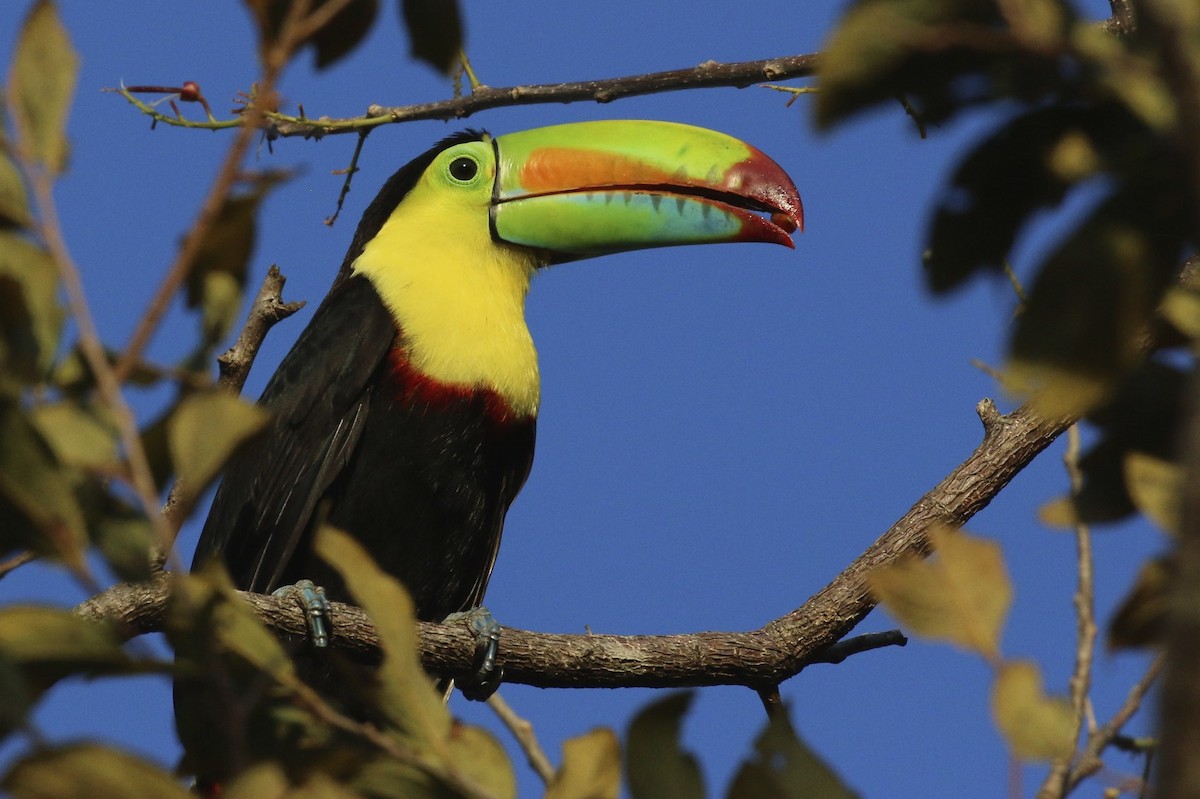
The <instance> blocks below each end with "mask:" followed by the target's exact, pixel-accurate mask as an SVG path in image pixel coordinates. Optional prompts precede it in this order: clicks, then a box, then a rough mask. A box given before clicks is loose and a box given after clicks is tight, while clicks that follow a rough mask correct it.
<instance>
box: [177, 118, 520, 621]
mask: <svg viewBox="0 0 1200 799" xmlns="http://www.w3.org/2000/svg"><path fill="white" fill-rule="evenodd" d="M479 138H480V134H479V133H477V132H473V131H468V132H465V133H460V134H456V135H455V136H453V137H450V138H449V139H447V140H445V141H443V142H441V143H440V144H438V145H437V146H436V147H434V148H432V149H431V150H429V151H427V152H426V153H424V154H423V155H421V156H419V157H418V158H416V159H414V160H413V161H412V162H410V163H409V164H408V165H406V166H405V167H403V168H402V169H400V170H399V171H398V172H397V173H396V174H395V175H393V176H392V178H391V179H389V180H388V182H387V183H386V184H385V185H384V187H383V189H381V191H380V192H379V194H378V196H377V197H376V198H375V200H374V201H373V202H372V203H371V205H370V206H369V207H368V209H367V211H366V212H365V214H364V216H363V219H362V221H361V222H360V224H359V226H358V229H357V231H356V233H355V236H354V240H353V242H352V244H351V246H350V249H349V251H348V252H347V254H346V258H345V261H344V262H343V265H342V269H341V271H340V273H339V275H338V278H337V279H336V281H335V283H334V286H333V288H332V289H331V291H330V293H329V294H328V295H327V296H326V298H325V300H324V301H323V302H322V303H321V305H320V307H319V308H318V309H317V311H316V313H315V314H314V316H313V318H312V321H311V322H310V323H309V325H308V327H307V328H306V329H305V330H304V331H303V333H302V334H301V335H300V337H299V339H298V340H297V342H296V344H295V345H294V346H293V347H292V349H291V351H290V352H289V353H288V355H287V356H286V357H285V358H284V360H283V362H282V363H281V364H280V366H279V368H278V370H277V371H276V372H275V374H274V376H273V377H272V378H271V380H270V382H269V383H268V385H267V387H266V389H265V390H264V392H263V395H262V398H261V399H260V404H261V405H262V406H263V407H265V408H266V409H268V410H269V411H271V413H272V414H273V415H274V420H273V423H272V426H271V428H270V430H269V432H268V433H267V434H266V435H265V436H263V437H262V438H261V439H260V440H259V442H258V443H257V445H256V446H253V447H252V448H250V449H249V450H248V451H247V452H245V453H244V454H243V455H242V456H241V457H239V458H238V459H237V460H236V461H235V462H234V463H233V464H231V465H230V467H229V468H228V469H227V470H226V473H225V476H224V479H223V481H222V484H221V487H220V489H219V490H218V491H217V495H216V498H215V499H214V501H213V506H212V510H211V511H210V513H209V517H208V520H207V522H206V524H205V526H204V531H203V533H202V534H201V538H200V543H199V545H198V547H197V550H196V559H195V563H196V564H197V565H198V564H201V563H203V562H205V561H207V560H208V559H210V558H213V557H221V558H223V560H224V562H225V564H226V566H227V567H228V569H229V571H230V574H231V575H232V577H233V580H234V583H235V584H236V585H237V586H238V587H239V588H242V589H244V590H250V591H256V592H262V593H266V592H270V591H273V590H275V589H276V588H279V587H280V586H283V585H287V584H290V583H293V582H295V581H296V580H299V579H302V578H307V579H311V580H313V581H314V582H316V583H317V584H318V585H323V586H324V587H325V588H326V590H327V593H328V594H329V596H330V598H332V599H336V600H343V601H344V600H346V599H348V597H347V596H346V594H345V591H344V589H343V587H342V584H341V581H340V579H339V578H338V576H337V575H336V573H335V572H333V571H332V570H331V569H330V568H329V567H328V566H326V565H325V564H324V563H323V562H322V561H321V560H320V559H319V558H317V557H316V556H315V555H314V554H313V553H312V551H311V549H312V548H311V539H312V534H313V532H314V529H315V527H316V526H317V525H318V524H319V522H321V521H327V522H328V523H330V524H332V525H335V526H337V527H340V528H342V529H344V530H346V531H347V532H349V533H351V534H352V535H354V536H355V537H356V538H357V539H359V540H360V541H361V542H362V543H363V544H364V545H365V546H366V547H367V549H368V550H369V551H370V552H371V553H372V555H373V556H374V557H375V558H376V559H377V560H378V561H379V563H380V564H381V565H382V567H383V568H384V569H385V570H387V571H388V572H390V573H391V574H393V575H394V576H395V577H397V578H399V579H400V580H401V581H402V582H404V584H405V585H406V586H407V587H408V589H409V591H410V592H411V593H412V594H413V598H414V601H415V603H416V608H417V615H418V617H419V618H422V619H427V620H440V619H442V618H444V617H445V616H446V615H447V614H449V613H452V612H455V611H460V610H466V609H468V608H471V607H474V606H476V605H477V604H478V603H479V602H480V601H481V599H482V597H483V593H484V590H485V588H486V586H487V581H488V577H489V576H490V573H491V569H492V565H493V563H494V561H495V556H496V551H497V548H498V546H499V541H500V534H501V530H502V528H503V524H504V516H505V513H506V511H507V510H508V506H509V504H511V502H512V500H513V499H514V498H515V496H516V494H517V492H518V491H519V490H520V488H521V486H522V485H523V483H524V482H525V479H526V477H527V476H528V473H529V468H530V465H531V463H532V459H533V449H534V436H535V420H534V418H532V417H530V418H520V417H515V416H513V415H511V414H505V413H504V412H503V408H502V400H500V399H499V398H498V397H496V396H495V395H494V394H491V393H490V392H489V391H488V390H486V389H463V388H457V387H449V386H441V385H439V384H437V383H435V382H433V381H430V380H429V379H428V378H425V377H424V376H422V375H421V374H419V373H417V372H416V371H415V370H413V369H411V368H409V367H408V365H407V363H406V360H405V355H404V346H403V345H404V338H403V331H402V330H401V329H400V328H399V326H398V323H397V321H396V320H395V319H394V318H393V316H392V314H391V313H390V312H389V310H388V309H387V307H386V306H385V305H384V303H383V301H382V300H381V298H380V297H379V295H378V293H377V292H376V291H375V288H374V287H373V285H372V284H371V282H370V281H369V280H368V279H367V278H365V277H362V276H360V275H355V274H353V273H352V272H351V268H350V267H351V265H352V264H353V262H354V260H355V259H356V258H357V257H358V256H359V254H361V252H362V250H363V247H364V246H365V245H366V243H367V242H369V241H370V240H371V239H372V238H373V237H374V236H375V235H376V234H377V233H378V232H379V230H380V228H381V227H382V225H383V223H384V222H385V221H386V220H387V218H388V216H389V215H390V214H391V212H392V211H393V210H394V209H395V207H396V205H397V204H398V203H399V202H400V201H401V200H402V199H403V198H404V196H405V195H406V194H407V193H408V191H409V189H410V188H411V187H412V186H413V184H414V183H415V181H416V180H417V179H418V178H419V176H420V175H421V174H422V172H424V170H425V169H426V168H427V167H428V166H429V164H430V163H431V162H432V160H433V159H434V157H435V156H436V155H437V153H438V152H440V151H441V150H442V149H444V148H445V147H447V146H451V145H453V144H456V143H459V142H464V141H471V140H477V139H479Z"/></svg>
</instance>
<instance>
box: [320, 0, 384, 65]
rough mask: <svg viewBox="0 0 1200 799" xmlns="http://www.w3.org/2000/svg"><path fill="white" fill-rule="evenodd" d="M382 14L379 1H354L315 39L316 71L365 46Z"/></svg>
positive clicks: (336, 15) (335, 16) (321, 30)
mask: <svg viewBox="0 0 1200 799" xmlns="http://www.w3.org/2000/svg"><path fill="white" fill-rule="evenodd" d="M378 15H379V0H351V2H350V3H349V4H348V5H347V6H346V7H345V8H344V9H342V10H341V11H339V12H338V13H337V14H335V15H334V17H333V19H331V20H329V22H328V23H327V24H326V25H325V26H324V27H323V28H321V29H320V30H319V31H317V33H316V35H314V36H313V38H312V43H313V46H314V48H315V50H316V52H315V55H316V66H317V69H325V68H326V67H328V66H331V65H333V64H335V63H337V62H338V61H341V60H342V58H343V57H345V56H347V55H349V54H350V53H351V52H353V51H354V48H355V47H358V45H360V44H362V42H363V40H364V39H366V38H367V34H368V33H370V32H371V26H372V25H373V24H375V18H376V17H377V16H378Z"/></svg>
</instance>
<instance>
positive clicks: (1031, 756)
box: [992, 661, 1075, 760]
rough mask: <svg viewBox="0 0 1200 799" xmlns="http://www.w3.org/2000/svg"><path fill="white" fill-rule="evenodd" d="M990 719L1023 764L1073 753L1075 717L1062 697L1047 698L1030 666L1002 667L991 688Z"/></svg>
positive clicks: (1015, 663) (1011, 664) (1017, 663)
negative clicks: (1026, 761)
mask: <svg viewBox="0 0 1200 799" xmlns="http://www.w3.org/2000/svg"><path fill="white" fill-rule="evenodd" d="M992 715H993V716H994V717H995V719H996V726H998V727H999V728H1000V732H1001V733H1003V734H1004V737H1005V739H1006V740H1007V741H1008V744H1009V746H1011V747H1012V749H1013V752H1014V753H1015V754H1016V755H1017V756H1018V757H1020V758H1022V759H1025V760H1054V759H1056V758H1065V757H1070V756H1071V755H1072V753H1074V751H1075V714H1074V712H1073V711H1072V710H1071V705H1070V703H1069V702H1067V700H1065V699H1063V698H1061V697H1050V696H1046V694H1045V693H1044V691H1043V690H1042V675H1041V672H1039V671H1038V668H1037V666H1036V665H1034V664H1033V663H1029V662H1026V661H1012V662H1007V663H1004V664H1003V665H1002V666H1001V668H1000V673H999V674H998V675H996V683H995V685H994V686H993V687H992Z"/></svg>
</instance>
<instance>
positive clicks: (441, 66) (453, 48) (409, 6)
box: [401, 0, 463, 75]
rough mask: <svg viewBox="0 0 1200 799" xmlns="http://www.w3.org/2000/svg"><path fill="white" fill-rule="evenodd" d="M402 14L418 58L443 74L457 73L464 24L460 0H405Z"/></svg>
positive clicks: (403, 0) (413, 53)
mask: <svg viewBox="0 0 1200 799" xmlns="http://www.w3.org/2000/svg"><path fill="white" fill-rule="evenodd" d="M401 12H402V13H403V14H404V24H405V26H406V27H407V28H408V38H409V41H410V42H411V43H412V55H413V58H418V59H420V60H422V61H425V62H426V63H428V64H430V65H432V66H433V68H434V69H436V70H438V71H439V72H442V73H444V74H447V75H448V74H450V73H451V72H453V71H454V67H455V65H456V64H457V63H458V54H459V52H460V51H461V50H462V39H463V34H462V22H461V19H460V17H459V13H458V1H457V0H402V2H401Z"/></svg>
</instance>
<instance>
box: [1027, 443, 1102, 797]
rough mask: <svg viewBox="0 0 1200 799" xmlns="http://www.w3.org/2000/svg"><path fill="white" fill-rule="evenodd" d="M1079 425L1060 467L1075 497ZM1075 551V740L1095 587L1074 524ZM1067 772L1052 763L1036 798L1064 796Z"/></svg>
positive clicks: (1066, 766)
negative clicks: (1064, 472)
mask: <svg viewBox="0 0 1200 799" xmlns="http://www.w3.org/2000/svg"><path fill="white" fill-rule="evenodd" d="M1079 439H1080V436H1079V425H1071V427H1070V429H1068V430H1067V451H1066V452H1065V453H1064V454H1063V464H1064V466H1065V467H1066V470H1067V476H1068V479H1069V480H1070V485H1071V495H1072V496H1073V497H1077V496H1079V492H1080V491H1081V490H1083V472H1082V470H1081V469H1080V468H1079V450H1080V443H1079ZM1075 549H1076V561H1077V570H1078V575H1079V577H1078V584H1077V587H1076V589H1075V597H1074V605H1075V619H1076V643H1075V670H1074V671H1073V672H1072V674H1071V682H1070V687H1071V691H1070V693H1071V707H1072V709H1073V710H1074V713H1075V736H1074V737H1075V739H1076V740H1078V738H1079V733H1080V731H1081V730H1082V729H1083V721H1084V716H1085V715H1086V713H1087V707H1088V702H1087V699H1088V692H1089V690H1090V688H1091V682H1092V662H1093V659H1094V657H1095V652H1096V611H1095V587H1094V576H1093V571H1094V570H1093V563H1092V533H1091V528H1089V527H1088V525H1086V524H1083V523H1079V524H1076V525H1075ZM1070 772H1071V758H1069V757H1064V758H1059V759H1058V760H1055V761H1054V763H1053V764H1051V767H1050V773H1049V774H1047V775H1046V779H1045V780H1043V781H1042V785H1041V787H1040V788H1039V789H1038V792H1037V797H1038V799H1060V797H1063V796H1066V794H1067V777H1068V775H1069V774H1070Z"/></svg>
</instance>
